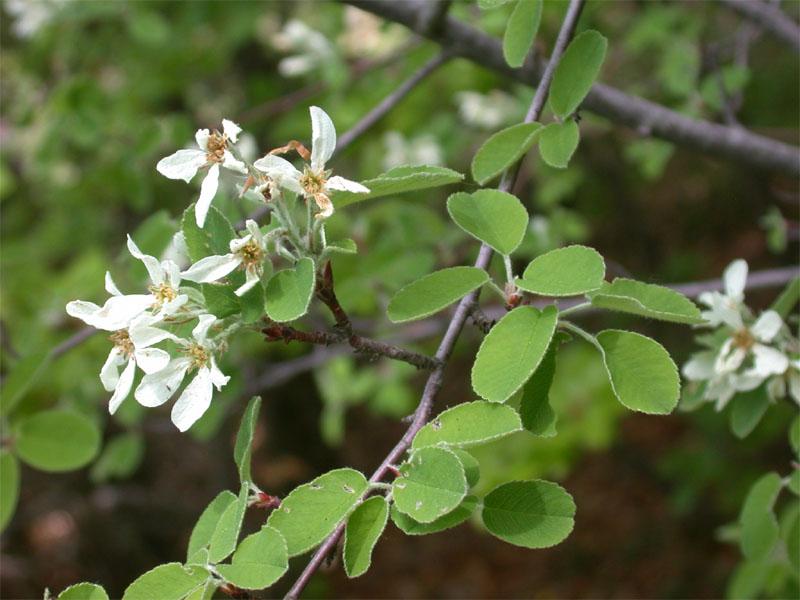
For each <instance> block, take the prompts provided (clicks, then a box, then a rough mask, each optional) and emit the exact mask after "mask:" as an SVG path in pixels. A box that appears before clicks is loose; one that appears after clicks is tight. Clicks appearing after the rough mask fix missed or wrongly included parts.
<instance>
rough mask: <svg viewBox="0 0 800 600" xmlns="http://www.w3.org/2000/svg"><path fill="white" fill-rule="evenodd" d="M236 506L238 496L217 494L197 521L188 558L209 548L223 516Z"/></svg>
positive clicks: (227, 493)
mask: <svg viewBox="0 0 800 600" xmlns="http://www.w3.org/2000/svg"><path fill="white" fill-rule="evenodd" d="M234 504H236V495H235V494H234V493H233V492H230V491H228V490H225V491H224V492H220V493H219V494H217V496H216V498H214V499H213V500H212V501H211V502H210V503H209V505H208V506H206V508H205V510H204V511H203V513H202V514H201V515H200V518H199V519H197V523H195V526H194V528H193V529H192V534H191V536H189V547H188V548H187V550H186V556H187V558H191V557H192V556H194V554H195V553H197V552H198V551H199V550H201V549H202V548H205V547H206V546H208V544H209V543H210V542H211V536H213V535H214V531H215V530H216V528H217V525H218V524H219V520H220V519H221V518H222V515H223V514H224V513H225V511H226V510H227V509H228V507H229V506H231V505H234Z"/></svg>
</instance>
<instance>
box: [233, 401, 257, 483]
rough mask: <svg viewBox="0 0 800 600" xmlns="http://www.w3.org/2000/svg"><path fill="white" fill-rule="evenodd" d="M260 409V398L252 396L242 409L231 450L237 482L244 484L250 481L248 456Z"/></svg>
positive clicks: (250, 452)
mask: <svg viewBox="0 0 800 600" xmlns="http://www.w3.org/2000/svg"><path fill="white" fill-rule="evenodd" d="M260 408H261V397H260V396H253V397H252V398H250V402H248V403H247V408H245V409H244V415H242V422H241V423H240V424H239V431H238V433H237V434H236V446H235V447H234V449H233V460H234V461H236V466H237V467H238V469H239V480H240V481H241V482H242V483H244V482H245V481H251V480H252V476H251V475H250V456H251V454H252V452H253V447H252V446H253V435H255V432H256V423H257V422H258V411H259V409H260Z"/></svg>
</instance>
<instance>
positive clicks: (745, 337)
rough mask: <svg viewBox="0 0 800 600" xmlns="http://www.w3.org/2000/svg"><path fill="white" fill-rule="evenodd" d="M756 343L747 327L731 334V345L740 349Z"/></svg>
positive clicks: (745, 348) (746, 348) (747, 348)
mask: <svg viewBox="0 0 800 600" xmlns="http://www.w3.org/2000/svg"><path fill="white" fill-rule="evenodd" d="M755 343H756V340H755V338H754V337H753V334H752V333H750V331H749V330H748V329H740V330H739V331H737V332H736V333H734V334H733V345H734V346H736V347H737V348H741V349H742V350H749V349H750V348H751V347H752V346H753V344H755Z"/></svg>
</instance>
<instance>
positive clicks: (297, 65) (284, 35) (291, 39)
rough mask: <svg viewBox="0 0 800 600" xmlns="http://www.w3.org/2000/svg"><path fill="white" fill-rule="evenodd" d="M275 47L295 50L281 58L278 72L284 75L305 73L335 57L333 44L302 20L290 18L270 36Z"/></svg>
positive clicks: (282, 49) (320, 66)
mask: <svg viewBox="0 0 800 600" xmlns="http://www.w3.org/2000/svg"><path fill="white" fill-rule="evenodd" d="M272 42H273V45H274V46H275V48H277V49H278V50H281V51H283V52H297V54H295V55H294V56H288V57H286V58H283V59H281V61H280V62H279V63H278V72H279V73H280V74H281V75H283V76H284V77H296V76H299V75H305V74H307V73H310V72H311V71H314V70H316V69H322V68H323V67H324V66H325V65H327V64H330V63H331V62H332V61H334V60H335V59H336V53H335V51H334V48H333V46H332V45H331V43H330V42H329V41H328V38H326V37H325V36H324V35H323V34H322V33H320V32H319V31H316V30H315V29H311V28H310V27H309V26H308V25H306V24H305V23H303V22H302V21H298V20H296V19H292V20H290V21H288V22H287V23H286V25H285V26H284V28H283V29H282V30H281V31H280V32H279V33H278V34H276V35H274V36H273V37H272Z"/></svg>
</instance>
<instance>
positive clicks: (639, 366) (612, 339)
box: [597, 329, 680, 415]
mask: <svg viewBox="0 0 800 600" xmlns="http://www.w3.org/2000/svg"><path fill="white" fill-rule="evenodd" d="M597 341H598V342H599V344H600V346H602V348H603V362H604V363H605V366H606V371H607V372H608V377H609V379H610V380H611V387H612V389H613V390H614V395H616V397H617V399H618V400H619V401H620V402H621V403H622V404H623V405H625V406H626V407H628V408H629V409H631V410H636V411H639V412H643V413H647V414H651V415H667V414H669V413H671V412H672V410H673V409H674V408H675V406H677V404H678V399H679V397H680V378H679V377H678V368H677V367H676V366H675V363H674V362H672V359H671V358H670V356H669V353H668V352H667V351H666V350H665V349H664V347H663V346H662V345H661V344H659V343H658V342H656V341H654V340H651V339H650V338H649V337H646V336H643V335H640V334H638V333H633V332H631V331H619V330H616V329H608V330H606V331H601V332H600V333H598V334H597Z"/></svg>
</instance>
